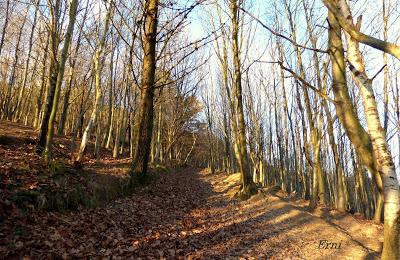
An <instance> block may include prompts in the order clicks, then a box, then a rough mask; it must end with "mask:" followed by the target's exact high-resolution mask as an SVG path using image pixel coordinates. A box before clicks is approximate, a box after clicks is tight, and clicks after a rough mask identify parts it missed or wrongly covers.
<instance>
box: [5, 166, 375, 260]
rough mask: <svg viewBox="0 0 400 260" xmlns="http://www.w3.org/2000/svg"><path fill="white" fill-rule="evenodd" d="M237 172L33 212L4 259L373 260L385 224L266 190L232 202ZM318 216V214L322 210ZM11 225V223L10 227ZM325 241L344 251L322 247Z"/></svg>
mask: <svg viewBox="0 0 400 260" xmlns="http://www.w3.org/2000/svg"><path fill="white" fill-rule="evenodd" d="M236 181H237V176H233V177H232V176H231V177H228V178H227V176H226V175H224V174H218V175H210V174H208V173H207V172H206V171H199V170H198V169H192V168H187V169H184V170H179V171H174V172H171V173H164V174H161V176H160V177H159V178H158V179H157V180H156V181H154V182H153V183H152V184H150V185H149V186H146V187H142V188H139V189H138V190H136V191H135V192H134V194H132V195H130V196H129V197H126V198H122V199H118V200H116V201H114V202H112V203H109V204H108V205H107V206H105V207H100V208H97V209H91V210H88V209H86V210H80V211H79V212H71V213H44V212H42V213H37V212H36V213H33V214H31V215H30V216H28V217H27V218H26V220H25V221H19V222H13V221H12V219H8V220H6V221H5V223H4V222H3V223H2V225H1V228H0V255H1V256H3V257H4V258H10V257H23V256H30V257H31V258H32V259H38V258H46V257H50V258H54V257H64V258H76V257H89V258H96V257H102V256H120V257H122V258H123V259H125V258H131V259H140V258H142V259H164V258H166V259H178V258H182V259H183V258H186V259H330V258H332V259H334V258H336V259H365V258H367V259H373V258H375V257H377V256H379V252H380V250H381V248H380V247H381V241H382V230H381V227H380V226H377V225H374V224H372V223H371V222H368V221H365V220H357V219H355V218H353V217H352V216H350V215H339V214H336V213H334V212H329V211H328V210H326V209H325V210H321V211H320V212H323V214H322V215H323V216H321V217H318V216H316V215H312V214H311V213H309V212H307V211H305V210H304V208H305V205H306V203H305V202H304V201H299V200H295V199H288V198H280V197H279V196H278V195H279V193H278V195H272V194H271V193H261V194H259V195H256V196H255V197H253V198H251V199H250V200H248V201H242V202H239V201H234V200H231V199H230V196H229V194H230V193H231V192H232V189H235V188H237V187H235V186H236V183H237V182H236ZM318 215H321V214H318ZM5 226H7V228H5ZM321 240H329V241H331V242H340V243H341V248H340V249H318V245H319V244H320V243H321V242H320V241H321Z"/></svg>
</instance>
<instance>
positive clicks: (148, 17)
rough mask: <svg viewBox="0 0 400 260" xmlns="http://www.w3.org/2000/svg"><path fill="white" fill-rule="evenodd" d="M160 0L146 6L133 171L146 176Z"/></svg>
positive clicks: (151, 129) (150, 1)
mask: <svg viewBox="0 0 400 260" xmlns="http://www.w3.org/2000/svg"><path fill="white" fill-rule="evenodd" d="M158 7H159V1H158V0H147V1H146V4H145V6H144V15H143V18H144V35H143V37H142V38H143V39H142V41H143V64H142V75H141V84H140V92H141V93H140V94H141V104H140V108H139V109H140V112H139V118H138V121H139V122H138V125H137V131H136V138H135V139H136V142H135V145H136V147H135V152H134V157H133V162H132V171H133V173H138V174H140V176H141V178H142V179H143V178H145V176H146V173H147V164H148V161H149V156H150V144H151V138H152V132H153V112H154V111H153V110H154V90H155V87H154V82H155V72H156V60H157V59H156V45H157V24H158Z"/></svg>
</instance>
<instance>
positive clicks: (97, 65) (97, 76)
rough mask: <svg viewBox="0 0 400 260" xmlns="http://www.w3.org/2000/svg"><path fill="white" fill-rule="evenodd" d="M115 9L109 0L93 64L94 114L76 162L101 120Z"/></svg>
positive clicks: (111, 0) (83, 137)
mask: <svg viewBox="0 0 400 260" xmlns="http://www.w3.org/2000/svg"><path fill="white" fill-rule="evenodd" d="M113 9H114V1H113V0H109V1H108V10H107V14H106V18H105V22H104V30H103V34H102V36H101V38H100V40H99V43H98V46H97V50H96V53H95V55H94V57H93V66H94V72H95V86H96V95H95V100H94V108H93V111H92V114H91V116H90V119H89V122H88V124H87V126H86V128H85V131H84V133H83V136H82V141H81V145H80V146H79V150H78V154H77V156H76V162H77V163H81V162H82V160H83V155H84V153H85V149H86V145H87V143H88V141H89V138H90V131H91V129H92V127H93V126H94V125H95V124H96V123H98V122H97V121H98V120H99V113H100V103H101V100H102V96H103V94H102V89H101V71H102V68H103V62H102V59H101V58H102V57H101V55H102V53H103V49H104V45H105V43H106V38H107V33H108V30H109V27H110V22H111V19H112V18H111V17H112V13H113Z"/></svg>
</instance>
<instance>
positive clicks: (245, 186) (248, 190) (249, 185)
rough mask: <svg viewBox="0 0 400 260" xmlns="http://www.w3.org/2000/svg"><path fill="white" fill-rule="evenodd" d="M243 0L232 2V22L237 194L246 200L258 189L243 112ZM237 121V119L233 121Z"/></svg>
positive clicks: (232, 0)
mask: <svg viewBox="0 0 400 260" xmlns="http://www.w3.org/2000/svg"><path fill="white" fill-rule="evenodd" d="M241 2H242V1H241V0H239V1H238V0H231V1H230V11H231V22H232V53H233V68H234V74H233V86H234V89H235V91H234V93H235V98H236V113H237V122H238V125H237V138H238V154H239V167H240V172H241V178H242V185H241V190H239V191H238V193H237V194H236V195H237V196H239V197H242V198H246V197H249V196H251V195H252V194H253V193H255V192H256V187H255V184H254V182H253V177H252V175H251V171H250V165H249V158H248V154H247V144H246V123H245V119H244V111H243V97H242V72H241V63H240V45H239V13H240V12H239V10H240V9H239V5H240V4H241ZM233 120H235V119H233Z"/></svg>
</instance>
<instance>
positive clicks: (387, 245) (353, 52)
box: [339, 0, 400, 259]
mask: <svg viewBox="0 0 400 260" xmlns="http://www.w3.org/2000/svg"><path fill="white" fill-rule="evenodd" d="M339 6H340V10H341V11H342V12H343V14H344V15H345V17H346V18H347V19H348V20H349V22H351V23H352V22H353V21H352V18H351V17H352V16H351V12H350V9H349V7H348V5H347V3H346V2H345V1H343V0H340V1H339ZM345 35H346V40H347V41H346V42H347V58H348V61H349V64H350V70H351V72H352V76H353V79H354V81H355V83H356V85H357V86H358V88H359V90H360V94H361V97H362V101H363V102H362V103H363V107H364V114H365V119H366V122H367V126H368V133H369V135H370V137H371V143H372V149H373V156H374V159H375V160H376V166H377V169H378V172H379V174H380V175H381V177H382V181H383V187H384V243H383V251H382V259H399V258H400V248H399V229H400V223H399V220H400V192H399V182H398V180H397V175H396V171H395V167H394V163H393V157H392V155H391V153H390V151H389V145H388V143H387V141H386V134H385V130H384V129H383V127H382V125H381V122H380V119H379V112H378V105H377V102H376V100H375V96H374V93H373V88H372V80H370V79H369V78H368V77H367V75H366V72H365V64H364V60H363V56H362V54H361V51H360V49H359V43H358V42H357V41H355V40H354V39H353V38H352V37H351V36H350V35H349V34H347V33H345Z"/></svg>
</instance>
